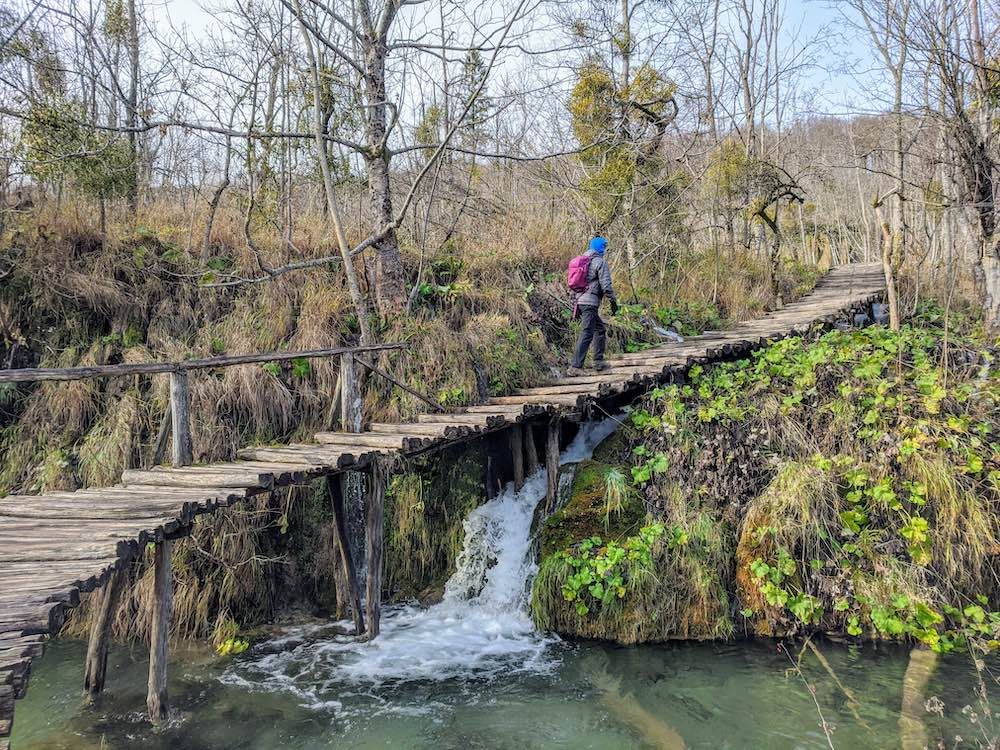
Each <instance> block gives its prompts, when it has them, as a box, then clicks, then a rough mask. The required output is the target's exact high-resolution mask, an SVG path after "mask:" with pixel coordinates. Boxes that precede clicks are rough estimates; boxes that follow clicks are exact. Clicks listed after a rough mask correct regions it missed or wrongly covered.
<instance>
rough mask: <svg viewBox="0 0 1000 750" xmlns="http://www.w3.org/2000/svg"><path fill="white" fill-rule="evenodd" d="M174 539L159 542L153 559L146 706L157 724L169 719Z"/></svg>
mask: <svg viewBox="0 0 1000 750" xmlns="http://www.w3.org/2000/svg"><path fill="white" fill-rule="evenodd" d="M171 547H172V543H171V542H170V540H164V541H162V542H157V543H156V552H155V554H154V558H153V560H154V562H153V566H154V569H153V611H152V614H151V617H150V625H149V682H148V684H147V690H146V709H147V710H148V711H149V718H150V720H151V721H152V722H153V723H154V724H159V723H160V722H163V721H165V720H166V718H167V641H168V640H169V638H170V610H171V608H172V599H173V592H172V590H171V589H172V581H171V571H170V549H171Z"/></svg>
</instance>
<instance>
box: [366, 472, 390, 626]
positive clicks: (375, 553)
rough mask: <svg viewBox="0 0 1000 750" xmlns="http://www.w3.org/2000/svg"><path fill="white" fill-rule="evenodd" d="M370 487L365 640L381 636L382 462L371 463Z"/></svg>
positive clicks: (383, 501)
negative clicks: (379, 633)
mask: <svg viewBox="0 0 1000 750" xmlns="http://www.w3.org/2000/svg"><path fill="white" fill-rule="evenodd" d="M369 477H370V479H371V481H370V484H369V487H368V513H367V523H366V526H365V532H366V533H365V551H366V553H367V554H366V559H367V561H368V581H367V585H366V587H365V617H366V619H367V621H368V629H367V631H366V639H367V640H369V641H370V640H373V639H374V638H375V637H377V636H378V632H379V625H380V623H381V619H382V533H383V529H382V523H383V517H384V514H385V488H386V482H387V477H386V469H385V464H384V463H383V462H382V461H379V460H376V461H375V462H374V463H373V464H372V468H371V473H370V474H369Z"/></svg>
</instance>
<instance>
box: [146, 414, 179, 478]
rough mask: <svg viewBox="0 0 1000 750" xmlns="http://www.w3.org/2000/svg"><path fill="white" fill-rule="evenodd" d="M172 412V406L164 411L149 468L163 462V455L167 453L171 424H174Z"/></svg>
mask: <svg viewBox="0 0 1000 750" xmlns="http://www.w3.org/2000/svg"><path fill="white" fill-rule="evenodd" d="M170 412H171V409H170V408H167V410H166V411H164V412H163V419H161V420H160V430H159V432H157V433H156V445H154V446H153V455H152V457H151V458H150V459H149V466H147V467H146V468H148V469H151V468H153V467H154V466H159V465H160V464H162V463H163V457H164V456H165V455H166V453H167V438H169V437H170V426H171V425H172V424H173V418H172V417H171V414H170Z"/></svg>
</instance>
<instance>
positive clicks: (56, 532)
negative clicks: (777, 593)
mask: <svg viewBox="0 0 1000 750" xmlns="http://www.w3.org/2000/svg"><path fill="white" fill-rule="evenodd" d="M883 288H884V280H883V276H882V270H881V267H880V266H878V265H851V266H843V267H840V268H837V269H834V270H833V271H832V272H831V273H830V274H828V275H827V276H826V277H825V278H824V279H823V280H822V281H821V282H820V283H819V285H818V286H817V287H816V289H815V290H814V291H813V292H812V293H811V294H809V295H807V296H806V297H804V298H803V299H801V300H799V301H798V302H796V303H793V304H790V305H788V306H786V307H785V308H783V309H782V310H780V311H776V312H773V313H769V314H767V315H765V316H763V317H761V318H758V319H755V320H752V321H749V322H746V323H743V324H740V325H738V326H736V327H734V328H732V329H729V330H725V331H712V332H708V333H706V334H704V335H702V336H696V337H692V338H689V339H687V340H685V341H684V342H683V343H670V344H664V345H662V346H659V347H656V348H653V349H647V350H645V351H642V352H636V353H632V354H623V355H621V356H619V357H616V358H613V359H611V360H609V363H610V364H611V365H612V369H611V370H610V371H608V372H604V373H594V374H587V375H584V376H580V377H566V378H560V379H557V380H554V381H552V382H550V383H548V384H546V385H543V386H540V387H537V388H528V389H525V390H522V391H518V392H516V393H515V394H513V395H511V396H504V397H498V398H493V399H490V400H489V402H487V403H486V404H483V405H481V406H471V407H466V408H463V409H456V410H454V411H452V412H449V413H444V414H441V413H438V414H424V415H420V416H418V417H417V419H416V421H415V422H410V423H405V424H370V425H368V426H367V429H366V431H364V432H361V433H346V432H323V433H319V434H317V435H316V442H315V443H310V444H299V445H287V446H281V447H253V448H245V449H243V450H241V451H239V455H238V459H237V460H236V461H231V462H225V463H216V464H211V465H206V466H184V467H180V468H171V467H158V468H154V469H150V470H129V471H126V472H124V474H123V476H122V481H121V483H120V484H119V485H116V486H114V487H105V488H99V489H86V490H80V491H77V492H50V493H46V494H44V495H24V496H9V497H4V498H0V748H3V747H4V746H5V745H6V741H5V740H4V738H5V737H7V736H9V734H10V730H11V725H12V722H13V716H14V699H15V698H19V697H21V696H23V694H24V691H25V689H26V686H27V681H28V676H29V673H30V670H31V661H32V660H33V659H35V658H36V657H38V656H40V655H41V654H42V651H43V649H44V645H45V641H46V640H47V639H48V638H49V637H51V636H54V635H55V634H57V633H58V632H59V629H60V627H61V626H62V623H63V620H64V616H65V611H66V610H67V609H68V608H71V607H75V606H76V605H77V604H78V602H79V597H80V594H81V593H82V592H88V591H92V590H93V589H95V588H97V587H98V586H101V585H102V584H103V583H104V582H105V581H106V580H107V579H108V578H109V576H110V575H111V574H112V573H113V571H115V570H116V569H117V570H121V569H122V568H123V567H124V566H125V565H127V564H128V563H129V562H130V561H131V560H132V559H133V558H135V557H136V556H137V555H139V554H141V552H142V550H143V547H144V546H145V545H146V544H147V543H148V542H160V541H163V540H165V539H171V538H176V537H179V536H183V535H184V534H185V533H188V532H189V531H190V529H191V525H192V523H193V521H194V519H195V517H196V516H198V515H200V514H204V513H212V512H215V511H218V510H220V509H223V508H226V507H228V506H230V505H232V504H234V503H238V502H240V501H242V500H244V499H246V498H247V497H248V496H250V495H252V494H254V493H260V492H268V491H270V490H272V489H273V488H275V487H281V486H285V485H289V484H294V483H298V482H303V481H305V480H308V479H312V478H316V477H320V476H324V475H330V474H336V473H339V472H343V471H345V470H349V469H359V468H364V467H365V466H368V465H369V464H370V463H371V462H372V461H373V460H374V459H375V458H376V457H378V456H381V455H386V454H392V453H402V454H404V455H410V456H412V455H416V454H419V453H423V452H427V451H430V450H436V449H439V448H441V447H443V446H445V445H449V444H453V443H456V442H461V441H466V440H469V439H472V438H474V437H476V436H479V435H481V434H483V433H484V432H487V431H493V430H499V429H502V428H505V427H510V426H512V425H516V424H518V423H521V422H525V421H528V422H532V421H537V420H538V419H539V418H542V417H544V418H546V419H548V421H549V422H553V421H554V418H572V419H580V418H586V417H589V416H591V415H599V414H600V413H601V412H602V411H605V410H610V409H613V408H617V407H618V406H620V405H621V404H622V403H624V402H626V401H628V400H631V399H633V398H635V397H636V396H637V395H639V394H641V393H642V392H643V391H644V390H645V389H647V388H649V387H652V386H653V385H656V384H659V383H663V382H667V381H669V380H670V379H675V378H678V377H681V376H682V375H683V373H684V372H685V371H686V370H687V368H689V367H690V366H691V365H692V364H694V363H696V362H710V361H719V360H725V359H733V358H737V357H740V356H743V355H745V354H747V353H748V352H749V351H751V350H752V349H754V348H757V347H759V346H762V345H763V344H765V343H766V342H767V341H768V340H773V339H776V338H781V337H784V336H788V335H793V334H795V333H800V332H804V331H806V330H808V329H809V328H810V327H811V326H813V325H816V324H832V323H834V322H836V321H840V320H844V319H845V316H846V314H849V313H851V312H852V311H853V312H858V311H861V310H863V309H865V308H866V307H867V306H868V304H869V303H871V302H872V301H873V300H875V299H876V298H878V297H879V296H880V295H881V293H882V290H883ZM518 460H520V459H518Z"/></svg>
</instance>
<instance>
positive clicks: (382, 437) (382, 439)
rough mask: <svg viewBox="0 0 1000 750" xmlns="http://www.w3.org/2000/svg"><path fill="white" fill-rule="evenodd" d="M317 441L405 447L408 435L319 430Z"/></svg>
mask: <svg viewBox="0 0 1000 750" xmlns="http://www.w3.org/2000/svg"><path fill="white" fill-rule="evenodd" d="M315 437H316V442H317V443H319V444H320V445H336V446H338V447H340V446H343V447H346V448H366V449H371V448H393V449H396V450H399V449H400V448H402V447H403V443H404V442H405V441H406V437H405V436H403V435H386V434H383V433H378V432H359V433H351V432H317V433H316V435H315Z"/></svg>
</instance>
